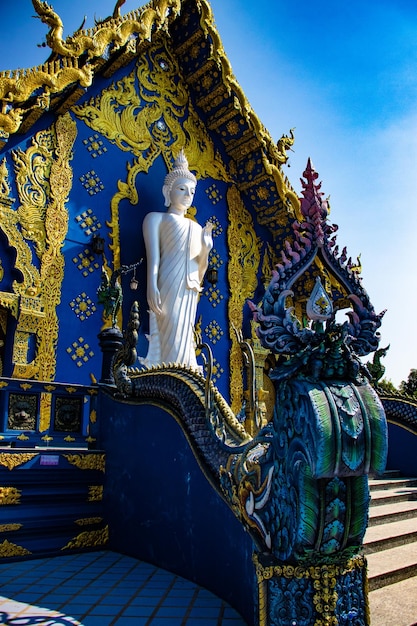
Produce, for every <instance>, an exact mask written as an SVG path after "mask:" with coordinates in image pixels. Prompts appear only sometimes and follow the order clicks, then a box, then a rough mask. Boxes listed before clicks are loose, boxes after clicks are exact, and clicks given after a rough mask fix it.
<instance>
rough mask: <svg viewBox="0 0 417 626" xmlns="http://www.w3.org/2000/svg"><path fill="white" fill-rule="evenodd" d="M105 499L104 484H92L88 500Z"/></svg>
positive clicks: (98, 500) (97, 500)
mask: <svg viewBox="0 0 417 626" xmlns="http://www.w3.org/2000/svg"><path fill="white" fill-rule="evenodd" d="M102 499H103V485H91V486H90V487H89V488H88V501H89V502H100V501H101V500H102Z"/></svg>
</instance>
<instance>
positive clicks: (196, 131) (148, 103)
mask: <svg viewBox="0 0 417 626" xmlns="http://www.w3.org/2000/svg"><path fill="white" fill-rule="evenodd" d="M178 76H181V72H180V69H179V67H178V65H177V62H176V60H175V58H174V57H173V56H172V55H171V53H170V51H169V50H168V48H167V47H161V44H159V45H158V46H156V45H154V46H153V47H152V48H150V49H149V51H148V54H147V55H146V56H143V57H141V58H140V59H139V60H138V64H137V67H136V69H135V70H134V71H133V72H131V74H129V75H128V76H126V77H124V78H123V79H121V80H120V81H118V82H117V83H114V84H113V85H111V86H110V87H108V88H107V89H105V90H104V91H103V92H102V93H101V94H100V95H99V96H97V97H95V98H92V99H91V100H90V101H89V102H87V103H86V104H84V105H80V106H75V107H74V109H73V110H74V112H75V114H76V115H77V116H78V117H79V118H80V119H82V120H84V122H85V123H86V124H88V125H89V126H90V127H91V128H92V129H94V130H96V131H98V132H100V133H102V134H103V135H104V136H105V137H107V139H109V140H110V141H112V142H113V143H115V144H116V145H117V146H118V147H119V148H120V149H121V150H124V151H129V152H131V153H132V154H134V155H135V156H136V157H140V158H143V153H144V152H145V151H147V150H150V149H151V153H150V154H149V155H146V156H145V158H146V160H147V161H148V160H149V157H151V162H152V161H153V160H154V159H155V158H156V156H157V155H158V154H162V155H163V157H164V160H165V162H166V163H167V165H168V166H170V165H171V163H172V161H173V160H174V157H175V156H176V155H177V154H178V153H179V151H180V149H181V148H183V147H184V146H185V152H186V154H187V158H188V162H189V165H190V168H191V169H192V170H193V171H195V172H196V175H197V177H200V178H204V177H209V176H210V177H212V178H216V179H218V180H229V176H228V174H227V171H226V168H225V166H224V164H223V162H222V159H221V157H220V155H219V154H218V153H217V152H216V150H215V148H214V144H213V142H212V141H211V138H210V137H209V135H208V133H207V131H206V129H205V127H204V125H203V123H202V122H201V120H200V119H199V116H198V115H197V114H196V112H195V110H194V108H193V107H192V104H191V102H190V101H189V95H188V92H187V90H186V88H185V87H184V81H179V82H178V80H177V77H178ZM187 113H188V115H187ZM184 117H185V118H186V119H185V120H184V119H183V118H184ZM172 139H173V140H174V141H172ZM155 146H156V147H157V154H155ZM148 168H149V165H148Z"/></svg>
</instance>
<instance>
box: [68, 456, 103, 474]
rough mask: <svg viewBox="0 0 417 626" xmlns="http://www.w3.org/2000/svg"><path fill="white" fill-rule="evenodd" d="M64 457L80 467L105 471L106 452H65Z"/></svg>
mask: <svg viewBox="0 0 417 626" xmlns="http://www.w3.org/2000/svg"><path fill="white" fill-rule="evenodd" d="M64 457H65V458H66V459H67V461H68V463H71V465H75V466H76V467H78V468H79V469H82V470H99V471H100V472H104V467H105V460H106V459H105V455H104V454H64Z"/></svg>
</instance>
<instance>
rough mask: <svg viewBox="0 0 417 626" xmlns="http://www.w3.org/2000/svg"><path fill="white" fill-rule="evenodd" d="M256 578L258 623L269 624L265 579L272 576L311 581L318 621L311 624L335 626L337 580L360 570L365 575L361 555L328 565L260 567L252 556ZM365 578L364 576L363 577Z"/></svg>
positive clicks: (266, 583) (258, 562)
mask: <svg viewBox="0 0 417 626" xmlns="http://www.w3.org/2000/svg"><path fill="white" fill-rule="evenodd" d="M253 562H254V565H255V571H256V578H257V581H258V593H259V616H258V619H259V624H260V625H261V624H264V625H266V624H267V623H268V615H267V610H268V580H271V579H272V578H274V577H279V578H280V577H284V578H286V579H288V580H292V579H297V580H301V579H302V578H308V579H310V580H311V581H312V586H313V589H314V596H313V604H314V607H315V610H316V613H317V614H318V615H319V616H320V618H319V619H318V620H317V621H315V622H314V623H315V624H317V625H319V624H320V625H321V624H323V625H324V624H326V626H337V625H338V623H339V622H338V620H337V618H336V617H335V615H334V611H335V609H336V603H337V600H338V594H337V589H336V583H337V578H338V577H340V576H342V575H346V574H347V573H349V572H353V571H354V570H363V571H364V576H365V574H366V572H365V570H366V560H365V557H364V556H363V555H361V554H359V555H357V556H354V557H352V558H349V559H346V560H343V561H342V562H341V563H338V564H329V565H318V564H315V565H311V566H301V565H300V566H296V565H270V566H266V567H265V566H263V565H262V564H261V563H260V561H259V558H258V555H257V554H256V553H254V555H253ZM365 577H366V576H365Z"/></svg>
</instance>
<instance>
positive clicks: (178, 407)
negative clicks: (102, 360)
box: [113, 162, 387, 626]
mask: <svg viewBox="0 0 417 626" xmlns="http://www.w3.org/2000/svg"><path fill="white" fill-rule="evenodd" d="M304 176H305V177H306V179H307V183H303V184H304V191H303V196H304V197H303V198H302V199H301V212H302V214H303V216H304V218H305V221H304V222H303V223H299V222H296V223H294V225H293V229H294V242H293V243H292V244H290V243H288V242H286V243H285V251H283V252H282V254H281V258H282V263H279V264H277V266H276V271H274V272H273V277H272V280H271V283H270V285H269V287H268V288H267V290H266V293H265V296H264V298H263V301H262V303H261V305H260V306H255V305H254V304H250V307H251V309H252V312H253V315H254V319H255V321H256V322H258V325H259V326H258V329H257V333H258V336H259V338H260V340H261V342H262V344H263V346H264V347H266V348H269V350H271V352H273V353H274V354H275V355H278V359H277V365H276V367H275V369H273V370H272V371H271V372H270V374H269V375H270V378H271V379H272V380H273V382H274V384H275V388H276V402H275V408H274V414H273V417H272V419H271V421H270V422H269V423H268V424H267V425H266V426H264V427H263V428H261V429H260V430H259V432H258V433H257V434H256V435H255V436H254V437H251V436H249V435H248V433H247V432H246V431H245V429H244V427H243V426H242V424H241V423H240V422H239V421H238V419H237V418H236V417H235V415H234V414H233V413H232V411H231V409H230V407H229V406H228V404H227V402H226V400H225V399H224V398H223V397H222V396H221V394H220V393H219V392H218V390H217V389H216V388H215V387H214V385H213V384H212V382H211V381H210V376H209V375H208V376H207V377H204V376H202V375H201V374H200V373H198V372H197V371H193V370H190V369H188V368H184V367H179V366H177V365H175V364H162V365H161V366H158V367H153V368H151V369H142V370H139V369H129V367H130V368H131V366H132V365H134V363H135V361H136V354H135V345H136V340H137V329H138V327H139V314H138V309H137V306H136V305H135V307H134V308H133V309H132V313H131V318H130V321H129V326H128V329H127V332H126V333H125V344H124V346H123V348H122V350H121V352H119V354H118V355H117V356H116V359H115V362H114V369H113V374H114V379H115V383H116V387H117V393H118V394H120V395H121V396H122V397H123V398H124V400H125V401H126V399H127V401H131V402H136V403H150V404H154V405H157V406H160V407H162V408H165V409H166V410H167V411H168V412H169V413H171V415H173V416H174V417H175V418H176V420H177V421H178V423H179V424H180V425H181V427H182V429H183V431H184V433H185V434H186V436H187V438H188V441H189V443H190V445H191V448H192V450H193V452H194V454H195V456H196V457H197V459H198V461H199V463H200V466H201V467H202V469H203V471H204V472H205V474H206V476H207V478H208V479H209V481H210V483H211V484H212V486H213V487H214V488H215V489H216V491H217V492H218V493H219V494H220V495H221V497H222V498H223V499H225V501H226V502H227V503H228V505H229V506H230V507H231V509H232V510H233V512H234V513H235V515H236V516H237V518H238V519H239V520H240V521H241V523H242V524H243V526H244V527H245V529H246V530H247V531H248V533H249V534H250V536H251V538H252V540H253V543H254V546H255V555H254V562H255V565H256V573H257V579H258V591H259V622H260V623H263V624H278V623H279V624H303V625H305V626H307V625H311V626H313V625H317V624H341V623H352V621H351V620H352V619H354V620H355V621H354V623H355V624H357V625H362V624H363V625H364V626H365V625H367V624H369V610H368V604H367V586H366V561H365V558H364V557H363V555H362V553H361V548H362V543H363V538H364V534H365V531H366V527H367V517H368V507H369V488H368V475H369V474H371V473H376V474H378V473H380V472H382V471H383V470H384V468H385V462H386V455H387V424H386V419H385V413H384V409H383V406H382V404H381V401H380V399H379V397H378V394H377V393H376V391H375V390H374V389H373V387H372V386H371V384H370V382H369V378H370V377H369V373H368V372H367V370H366V368H365V367H364V366H362V364H361V361H360V359H359V357H360V356H363V355H365V354H368V353H369V352H372V351H374V350H376V349H377V347H378V342H379V334H378V328H379V327H380V324H381V320H382V316H383V313H381V314H379V315H376V314H375V312H374V310H373V307H372V305H371V303H370V301H369V298H368V296H367V294H366V292H365V290H364V289H363V287H362V284H361V282H360V280H359V278H358V276H357V273H356V272H355V271H354V268H353V265H352V264H351V262H350V260H349V261H347V262H346V251H345V250H343V252H342V255H341V256H340V257H338V256H337V252H336V250H337V248H336V247H335V238H334V232H335V230H336V227H334V226H333V225H329V224H327V221H326V220H327V217H328V211H327V203H326V202H325V201H323V199H322V197H321V196H322V194H321V193H320V192H319V189H320V187H319V185H316V184H315V179H316V178H317V174H316V173H315V171H314V170H313V168H312V166H311V164H310V162H309V163H308V166H307V168H306V171H305V172H304ZM316 257H319V258H320V261H321V263H322V264H325V265H326V267H327V268H328V269H329V271H332V273H333V275H334V276H336V277H337V279H338V281H339V284H341V285H342V286H343V288H344V289H345V293H347V297H346V296H345V300H348V301H349V302H350V303H351V305H352V309H351V310H349V311H348V313H347V315H348V321H346V322H344V323H343V324H338V323H336V321H335V315H334V310H333V304H332V301H331V299H330V297H329V294H328V293H327V292H326V290H325V289H324V288H323V287H322V285H321V282H320V279H319V278H317V280H316V284H315V287H314V289H313V291H312V293H311V296H310V298H309V300H308V302H307V305H306V313H307V317H308V318H309V320H310V322H309V324H308V325H304V326H303V325H302V324H301V323H300V322H299V320H298V319H297V318H296V317H295V315H294V309H293V307H292V306H288V305H287V303H288V302H291V299H292V296H293V293H292V291H291V286H292V284H293V283H294V282H295V281H296V280H297V278H298V277H299V276H300V275H301V274H302V273H303V272H305V271H306V269H307V268H308V267H309V266H311V265H312V263H313V261H314V259H315V258H316ZM201 347H202V348H205V349H206V351H207V352H208V358H207V366H208V367H207V370H208V372H209V371H210V360H211V358H212V357H211V352H210V349H209V348H208V346H205V345H204V344H203V345H202V346H201ZM329 577H330V578H329ZM329 594H330V595H329ZM295 598H297V601H295Z"/></svg>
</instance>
